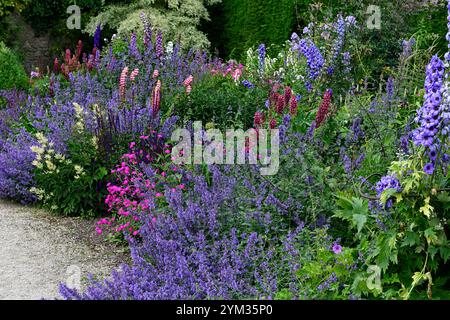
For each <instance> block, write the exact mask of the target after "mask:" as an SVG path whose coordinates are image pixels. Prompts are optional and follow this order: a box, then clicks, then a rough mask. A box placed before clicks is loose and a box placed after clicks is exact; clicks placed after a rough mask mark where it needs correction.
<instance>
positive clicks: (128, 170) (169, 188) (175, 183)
mask: <svg viewBox="0 0 450 320" xmlns="http://www.w3.org/2000/svg"><path fill="white" fill-rule="evenodd" d="M164 141H165V138H164V136H163V135H162V134H159V133H157V132H156V131H154V130H153V131H151V132H150V134H149V135H146V136H145V135H144V136H141V137H140V138H139V141H138V143H136V142H131V143H130V152H129V153H126V154H124V155H123V156H122V157H121V164H120V165H118V166H117V167H116V168H115V169H113V170H112V174H114V176H115V181H114V182H113V183H108V184H107V190H108V195H107V196H106V199H105V204H106V205H107V207H108V212H109V213H110V214H112V215H113V216H112V217H108V218H102V219H101V220H100V221H98V223H97V225H98V226H97V228H96V229H97V232H98V233H99V234H102V233H103V227H113V231H114V232H115V233H117V234H119V235H122V234H123V233H124V232H125V233H129V234H131V235H133V236H136V235H138V234H139V228H140V218H139V217H140V216H141V215H144V216H149V217H151V219H152V220H156V219H157V217H158V215H160V214H164V210H165V208H166V206H167V200H166V198H167V195H166V194H165V193H166V192H176V191H177V190H183V189H184V184H183V183H182V181H181V174H179V173H178V171H179V168H177V167H176V166H174V165H173V164H171V163H170V154H171V146H170V145H168V144H166V143H165V142H164Z"/></svg>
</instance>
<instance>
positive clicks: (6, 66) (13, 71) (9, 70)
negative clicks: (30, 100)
mask: <svg viewBox="0 0 450 320" xmlns="http://www.w3.org/2000/svg"><path fill="white" fill-rule="evenodd" d="M14 87H15V88H18V89H25V88H27V87H28V77H27V74H26V72H25V69H24V67H23V66H22V64H21V63H20V60H19V58H18V57H17V55H16V54H15V53H14V52H12V51H11V50H10V49H9V48H8V47H6V46H5V44H4V43H3V42H0V90H1V89H11V88H14Z"/></svg>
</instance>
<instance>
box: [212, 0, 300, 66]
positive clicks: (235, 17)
mask: <svg viewBox="0 0 450 320" xmlns="http://www.w3.org/2000/svg"><path fill="white" fill-rule="evenodd" d="M299 2H302V1H299V0H265V1H259V0H228V1H223V3H222V4H219V5H217V6H216V7H215V8H214V9H213V10H214V11H213V12H214V13H215V17H214V19H213V22H212V23H209V24H207V25H206V26H205V27H204V29H205V31H207V32H208V33H209V35H210V37H211V39H212V41H213V45H214V46H216V47H217V49H218V50H219V52H220V54H221V56H224V57H232V58H242V57H243V55H245V52H246V51H247V49H248V48H249V47H254V46H256V45H258V44H260V43H265V44H267V45H271V44H276V45H281V44H282V43H283V42H284V41H285V40H286V39H288V38H289V36H290V33H291V32H292V30H293V29H294V24H295V9H296V4H298V3H299ZM211 28H212V31H210V29H211ZM274 50H275V49H274Z"/></svg>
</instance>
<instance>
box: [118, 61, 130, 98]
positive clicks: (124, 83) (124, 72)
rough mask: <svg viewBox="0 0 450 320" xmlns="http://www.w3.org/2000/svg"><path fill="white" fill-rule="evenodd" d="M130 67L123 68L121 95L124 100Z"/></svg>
mask: <svg viewBox="0 0 450 320" xmlns="http://www.w3.org/2000/svg"><path fill="white" fill-rule="evenodd" d="M127 77H128V67H125V68H123V70H122V73H121V74H120V79H119V93H120V97H121V98H122V99H124V98H125V87H126V85H127Z"/></svg>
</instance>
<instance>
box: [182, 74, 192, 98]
mask: <svg viewBox="0 0 450 320" xmlns="http://www.w3.org/2000/svg"><path fill="white" fill-rule="evenodd" d="M192 81H194V77H193V76H192V75H190V76H189V77H187V78H186V80H184V81H183V86H184V87H185V88H186V94H190V93H191V91H192V86H191V84H192Z"/></svg>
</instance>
